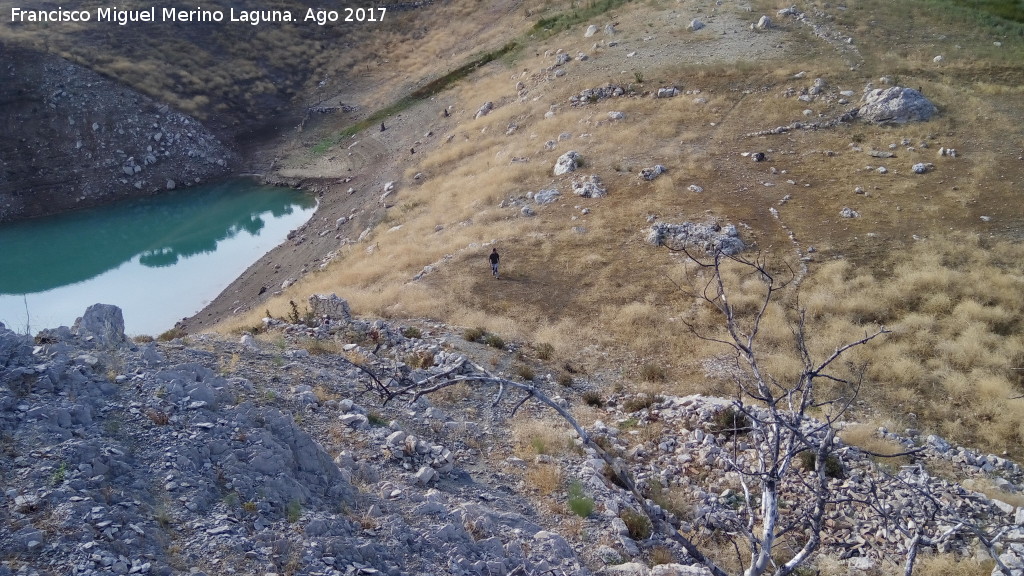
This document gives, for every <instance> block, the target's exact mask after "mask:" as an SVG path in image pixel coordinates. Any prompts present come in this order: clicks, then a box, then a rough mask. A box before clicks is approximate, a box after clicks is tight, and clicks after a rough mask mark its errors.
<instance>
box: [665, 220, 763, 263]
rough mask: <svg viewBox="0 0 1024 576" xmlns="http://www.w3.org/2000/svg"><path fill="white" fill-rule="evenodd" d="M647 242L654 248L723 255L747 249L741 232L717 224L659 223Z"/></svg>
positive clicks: (731, 226) (732, 227) (733, 227)
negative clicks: (684, 249)
mask: <svg viewBox="0 0 1024 576" xmlns="http://www.w3.org/2000/svg"><path fill="white" fill-rule="evenodd" d="M647 242H648V243H650V244H652V245H654V246H668V247H669V248H672V249H676V250H678V249H680V248H697V249H700V250H704V251H705V252H713V251H715V250H721V251H722V253H723V254H726V255H733V254H739V253H740V252H742V251H743V250H744V249H746V244H744V243H743V240H741V239H740V235H739V231H738V230H737V229H736V227H735V226H733V225H731V224H730V225H728V226H719V225H718V224H715V223H707V224H699V223H696V222H683V223H681V224H670V223H668V222H657V223H655V224H653V225H652V226H651V228H650V229H649V230H648V232H647Z"/></svg>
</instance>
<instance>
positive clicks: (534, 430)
mask: <svg viewBox="0 0 1024 576" xmlns="http://www.w3.org/2000/svg"><path fill="white" fill-rule="evenodd" d="M568 430H569V429H568V428H567V427H566V425H565V423H564V422H562V421H558V422H554V421H548V420H540V419H530V420H516V421H515V422H514V423H513V424H512V441H513V443H514V445H515V452H516V455H517V456H519V457H520V458H522V459H523V460H527V461H532V460H533V459H534V458H535V457H536V456H539V455H542V454H543V455H548V456H561V455H564V454H568V453H570V452H572V451H574V450H575V449H576V445H575V444H574V443H573V441H572V438H570V437H569V431H568Z"/></svg>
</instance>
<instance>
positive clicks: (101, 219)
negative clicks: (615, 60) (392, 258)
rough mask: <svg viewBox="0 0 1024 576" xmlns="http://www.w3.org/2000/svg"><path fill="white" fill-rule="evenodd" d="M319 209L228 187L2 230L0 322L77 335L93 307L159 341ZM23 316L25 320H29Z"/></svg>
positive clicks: (262, 190) (299, 196) (286, 195)
mask: <svg viewBox="0 0 1024 576" xmlns="http://www.w3.org/2000/svg"><path fill="white" fill-rule="evenodd" d="M315 209H316V199H315V198H314V197H313V196H312V195H310V194H308V193H304V192H299V191H296V190H288V189H283V188H272V187H266V186H257V185H254V184H253V183H252V182H251V181H247V180H231V181H228V182H222V183H218V184H211V185H206V186H202V187H197V188H192V189H189V190H183V191H176V192H174V193H168V194H164V195H160V196H155V197H150V198H144V199H139V200H131V201H125V202H121V203H117V204H113V205H108V206H103V207H100V208H95V209H89V210H82V211H78V212H72V213H68V214H61V215H58V216H53V217H49V218H40V219H34V220H29V221H24V222H15V223H11V224H0V322H3V323H4V324H6V325H7V327H8V328H10V329H12V330H15V331H18V332H23V333H24V332H30V333H33V334H34V333H36V332H38V331H39V330H41V329H43V328H54V327H57V326H62V325H63V326H71V324H72V323H73V322H74V321H75V319H76V318H77V317H79V316H81V315H82V313H83V312H84V311H85V309H86V308H87V307H88V306H90V305H91V304H95V303H97V302H100V303H104V304H115V305H117V306H120V307H121V309H122V311H123V312H124V319H125V331H126V332H127V333H128V334H129V335H139V334H150V335H154V336H155V335H157V334H160V333H161V332H163V331H165V330H168V329H170V328H172V327H173V326H174V323H175V322H177V321H178V320H181V319H182V318H184V317H186V316H190V315H192V314H194V313H196V312H198V311H199V310H200V309H202V308H203V306H205V305H206V304H208V303H209V302H210V301H211V300H212V299H213V298H215V297H216V296H217V295H218V294H219V293H220V292H221V291H222V290H223V289H224V288H226V287H227V285H228V284H230V283H231V281H232V280H234V279H235V278H236V277H238V276H239V275H240V274H241V273H242V272H244V271H245V269H246V268H248V267H249V266H250V265H251V264H252V263H253V262H255V261H256V260H258V259H259V258H260V257H261V256H263V255H264V254H266V253H267V252H269V251H270V250H271V249H272V248H274V247H275V246H276V245H278V244H280V243H281V242H283V241H284V240H285V239H286V237H287V235H288V232H289V231H291V230H293V229H295V228H297V227H299V226H301V225H302V224H303V223H304V222H306V220H308V219H309V218H310V216H312V214H313V212H314V211H315ZM26 309H27V314H26Z"/></svg>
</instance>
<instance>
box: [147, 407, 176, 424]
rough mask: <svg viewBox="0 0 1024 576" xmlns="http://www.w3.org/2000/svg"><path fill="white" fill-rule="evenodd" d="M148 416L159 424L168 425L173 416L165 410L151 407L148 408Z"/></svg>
mask: <svg viewBox="0 0 1024 576" xmlns="http://www.w3.org/2000/svg"><path fill="white" fill-rule="evenodd" d="M146 416H147V417H148V418H149V420H150V421H151V422H152V423H153V424H156V425H157V426H167V425H168V424H169V423H170V422H171V418H170V417H169V416H168V415H167V413H166V412H164V411H163V410H157V409H156V408H150V409H149V410H146Z"/></svg>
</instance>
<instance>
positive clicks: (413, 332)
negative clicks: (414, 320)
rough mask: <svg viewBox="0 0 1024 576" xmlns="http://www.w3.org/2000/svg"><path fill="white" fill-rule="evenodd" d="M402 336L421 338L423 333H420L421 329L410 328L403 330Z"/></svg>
mask: <svg viewBox="0 0 1024 576" xmlns="http://www.w3.org/2000/svg"><path fill="white" fill-rule="evenodd" d="M402 336H405V337H406V338H420V337H422V336H423V333H422V332H420V329H419V328H417V327H415V326H409V327H407V328H405V329H403V330H402Z"/></svg>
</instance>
